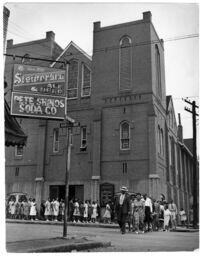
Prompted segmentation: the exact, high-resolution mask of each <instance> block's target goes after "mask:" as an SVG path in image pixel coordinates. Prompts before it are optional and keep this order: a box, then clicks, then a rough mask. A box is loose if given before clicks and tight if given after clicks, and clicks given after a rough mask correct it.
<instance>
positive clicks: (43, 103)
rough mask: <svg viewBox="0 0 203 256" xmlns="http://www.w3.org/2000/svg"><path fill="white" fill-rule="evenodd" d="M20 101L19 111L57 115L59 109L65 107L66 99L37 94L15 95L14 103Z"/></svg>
mask: <svg viewBox="0 0 203 256" xmlns="http://www.w3.org/2000/svg"><path fill="white" fill-rule="evenodd" d="M15 103H18V105H19V110H18V111H19V112H20V113H26V114H35V115H39V114H40V115H43V114H45V115H50V116H55V115H56V114H57V110H58V109H63V108H64V107H65V100H64V99H57V98H45V97H37V96H26V95H15V96H14V104H15Z"/></svg>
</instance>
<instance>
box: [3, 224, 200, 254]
mask: <svg viewBox="0 0 203 256" xmlns="http://www.w3.org/2000/svg"><path fill="white" fill-rule="evenodd" d="M62 232H63V227H62V226H55V225H38V224H16V223H7V224H6V241H7V242H15V241H24V240H31V239H41V238H52V237H60V236H62ZM68 236H71V237H72V236H79V237H87V238H88V239H90V240H95V241H103V242H109V241H111V244H112V246H111V247H108V248H98V249H94V250H91V251H94V252H97V251H100V252H102V251H105V252H108V251H111V252H115V251H120V252H124V251H126V252H144V251H145V252H146V251H193V250H195V249H198V248H199V232H150V233H145V234H135V233H126V234H125V235H121V234H120V232H119V230H118V229H114V228H96V227H79V226H78V227H77V226H70V227H68Z"/></svg>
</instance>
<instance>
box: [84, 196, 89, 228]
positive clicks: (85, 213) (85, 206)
mask: <svg viewBox="0 0 203 256" xmlns="http://www.w3.org/2000/svg"><path fill="white" fill-rule="evenodd" d="M83 217H84V222H85V223H87V219H88V201H87V200H85V203H84V214H83Z"/></svg>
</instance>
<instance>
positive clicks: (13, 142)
mask: <svg viewBox="0 0 203 256" xmlns="http://www.w3.org/2000/svg"><path fill="white" fill-rule="evenodd" d="M4 115H5V145H6V146H7V147H8V146H25V144H26V141H27V136H26V135H25V133H24V132H23V130H22V129H21V127H20V125H19V124H18V122H17V121H16V119H15V118H14V117H13V116H11V115H10V108H9V105H8V103H7V102H6V100H4Z"/></svg>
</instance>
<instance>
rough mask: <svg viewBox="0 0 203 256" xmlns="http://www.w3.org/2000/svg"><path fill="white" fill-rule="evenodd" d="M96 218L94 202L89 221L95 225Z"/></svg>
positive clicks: (95, 204)
mask: <svg viewBox="0 0 203 256" xmlns="http://www.w3.org/2000/svg"><path fill="white" fill-rule="evenodd" d="M96 218H97V203H96V202H95V201H93V202H92V215H91V220H92V222H93V223H95V221H96Z"/></svg>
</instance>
